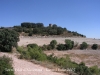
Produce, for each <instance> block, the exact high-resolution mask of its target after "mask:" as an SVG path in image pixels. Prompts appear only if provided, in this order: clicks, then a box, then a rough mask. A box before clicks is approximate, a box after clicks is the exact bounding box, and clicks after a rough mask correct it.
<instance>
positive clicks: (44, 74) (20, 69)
mask: <svg viewBox="0 0 100 75" xmlns="http://www.w3.org/2000/svg"><path fill="white" fill-rule="evenodd" d="M3 55H6V56H8V57H10V58H12V60H13V64H12V66H13V68H14V69H15V75H64V74H61V73H57V72H52V71H51V70H50V69H47V68H44V67H42V66H39V65H36V64H33V63H31V62H28V61H26V60H22V59H18V58H17V57H16V55H15V54H8V53H2V52H0V56H3Z"/></svg>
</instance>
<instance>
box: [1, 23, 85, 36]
mask: <svg viewBox="0 0 100 75" xmlns="http://www.w3.org/2000/svg"><path fill="white" fill-rule="evenodd" d="M0 29H13V30H15V31H17V32H19V33H20V34H21V35H28V36H32V35H41V36H50V35H51V36H64V37H74V36H76V37H86V36H85V35H83V34H80V33H77V32H74V31H70V30H67V28H62V27H60V26H57V25H56V24H49V25H48V26H44V24H43V23H30V22H23V23H21V25H16V26H14V27H1V28H0Z"/></svg>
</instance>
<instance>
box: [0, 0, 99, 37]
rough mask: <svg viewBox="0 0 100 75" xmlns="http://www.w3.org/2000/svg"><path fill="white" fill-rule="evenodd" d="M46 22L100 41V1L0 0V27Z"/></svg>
mask: <svg viewBox="0 0 100 75" xmlns="http://www.w3.org/2000/svg"><path fill="white" fill-rule="evenodd" d="M22 22H34V23H37V22H42V23H44V25H45V26H47V25H48V24H49V23H52V24H57V25H58V26H61V27H66V28H67V29H68V30H71V31H77V32H79V33H81V34H84V35H86V36H87V37H89V38H100V0H0V26H6V27H9V26H14V25H20V23H22Z"/></svg>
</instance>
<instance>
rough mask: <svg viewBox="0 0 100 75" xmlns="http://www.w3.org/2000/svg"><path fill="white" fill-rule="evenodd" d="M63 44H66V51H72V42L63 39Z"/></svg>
mask: <svg viewBox="0 0 100 75" xmlns="http://www.w3.org/2000/svg"><path fill="white" fill-rule="evenodd" d="M65 43H66V49H72V48H73V47H74V41H71V40H69V39H65Z"/></svg>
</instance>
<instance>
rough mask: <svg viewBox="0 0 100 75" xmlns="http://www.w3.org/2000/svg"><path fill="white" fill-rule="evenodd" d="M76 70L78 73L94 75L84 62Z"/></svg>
mask: <svg viewBox="0 0 100 75" xmlns="http://www.w3.org/2000/svg"><path fill="white" fill-rule="evenodd" d="M75 72H76V73H77V74H78V75H92V73H91V71H90V69H89V68H88V67H87V66H85V64H84V63H83V62H81V63H80V64H79V65H78V66H77V67H76V69H75Z"/></svg>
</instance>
